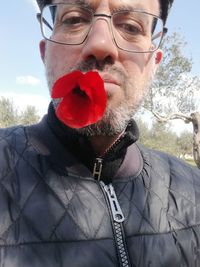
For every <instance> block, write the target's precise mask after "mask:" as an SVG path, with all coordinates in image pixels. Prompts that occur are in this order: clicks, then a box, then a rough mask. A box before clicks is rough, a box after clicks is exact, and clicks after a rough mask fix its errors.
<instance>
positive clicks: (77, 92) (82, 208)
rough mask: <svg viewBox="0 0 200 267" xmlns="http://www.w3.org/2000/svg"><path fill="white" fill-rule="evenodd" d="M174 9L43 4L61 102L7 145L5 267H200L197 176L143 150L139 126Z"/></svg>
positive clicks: (47, 48)
mask: <svg viewBox="0 0 200 267" xmlns="http://www.w3.org/2000/svg"><path fill="white" fill-rule="evenodd" d="M172 2H173V1H172V0H171V1H170V0H168V1H167V0H160V1H158V0H124V1H121V0H101V1H100V0H83V1H73V0H71V1H67V0H63V1H62V2H59V1H58V0H55V1H53V2H51V1H49V2H48V1H43V0H38V4H39V7H40V9H41V14H39V15H38V18H39V21H40V24H41V28H42V33H43V37H44V40H42V41H41V43H40V51H41V57H42V60H43V62H44V65H45V68H46V74H47V81H48V86H49V90H50V93H51V95H52V98H53V100H52V103H51V104H50V106H49V110H48V114H47V116H45V117H44V118H43V120H42V121H41V122H40V123H39V124H37V125H32V126H29V127H22V126H18V127H12V128H9V129H2V130H1V133H0V153H1V155H0V158H1V163H0V175H1V177H0V179H1V180H0V181H1V183H0V190H1V193H0V235H1V239H0V240H1V241H0V242H1V253H0V263H1V264H0V265H1V266H2V267H23V266H26V267H29V266H33V267H44V266H45V267H60V266H65V267H66V266H69V267H114V266H123V267H125V266H126V267H128V266H137V267H147V266H152V267H168V266H173V267H180V266H190V267H192V266H200V248H199V242H200V238H199V236H200V227H199V224H200V209H199V204H200V172H199V170H198V169H196V168H192V167H190V166H188V165H187V164H186V163H184V162H182V161H179V160H178V159H176V158H174V157H171V156H169V155H166V154H164V153H161V152H156V151H152V150H149V149H147V148H144V147H142V146H141V145H139V144H137V143H136V141H137V139H138V130H137V126H136V124H135V122H134V120H132V117H133V115H134V114H135V112H136V111H137V109H138V107H139V106H140V104H141V101H142V100H143V98H144V96H145V94H146V92H147V90H148V86H149V84H150V82H151V80H152V78H153V75H154V73H155V71H156V69H157V67H158V65H159V63H160V61H161V59H162V51H161V50H160V49H159V44H160V42H161V40H162V37H163V35H164V32H165V31H166V30H165V29H164V24H165V22H166V19H167V15H168V10H169V8H170V6H171V4H172ZM90 75H92V76H90ZM73 77H78V78H77V80H76V79H75V78H73ZM86 77H93V78H90V84H92V85H94V84H95V86H96V85H97V86H96V90H97V91H95V90H91V91H90V90H89V89H90V88H89V89H88V87H89V86H88V80H87V79H86ZM99 77H100V78H99ZM96 79H97V80H98V83H96ZM66 80H67V81H68V82H66ZM77 81H79V82H77ZM73 84H75V85H76V86H72V85H73ZM80 84H81V85H80ZM82 84H84V86H83V85H82ZM102 84H103V86H104V88H102V89H101V90H102V91H101V94H99V95H98V97H96V96H95V97H94V99H93V98H92V97H91V94H98V92H99V91H98V90H100V89H99V88H101V85H102ZM83 87H84V90H85V91H84V90H83ZM66 91H67V92H68V93H67V95H66V96H65V94H66ZM61 92H62V94H63V96H62V94H61ZM87 94H88V95H87ZM104 94H105V96H106V99H103V97H102V95H104ZM77 99H78V100H77ZM99 100H100V103H101V104H100V107H103V108H104V107H105V109H102V110H104V111H103V114H102V115H101V116H100V118H99V117H98V119H96V117H95V116H94V118H95V120H94V122H93V123H88V117H87V116H86V117H87V118H85V112H86V111H87V112H88V116H90V115H91V113H92V112H93V111H92V110H90V109H87V107H88V105H89V106H91V107H94V110H96V108H97V107H96V102H98V101H99ZM104 100H105V101H104ZM74 101H79V102H78V103H82V104H80V106H78V108H77V105H75V104H76V103H77V102H74ZM85 101H88V102H87V103H88V105H85ZM66 103H68V104H66ZM69 106H70V108H69ZM73 109H75V112H74V110H73ZM83 110H84V112H83ZM98 110H99V109H98ZM65 113H66V114H67V115H66V114H65ZM77 113H78V114H77ZM74 118H76V119H74ZM82 119H83V120H82ZM83 121H84V123H83ZM85 121H87V123H85ZM75 125H76V126H75ZM73 126H74V127H73Z"/></svg>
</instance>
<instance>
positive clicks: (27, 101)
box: [0, 93, 50, 117]
mask: <svg viewBox="0 0 200 267" xmlns="http://www.w3.org/2000/svg"><path fill="white" fill-rule="evenodd" d="M1 96H3V97H6V98H9V99H10V100H12V101H13V104H14V106H15V107H16V108H18V109H19V110H20V111H22V110H24V109H25V108H26V107H27V105H31V106H35V107H36V110H37V111H38V115H39V116H40V117H42V116H43V115H44V114H46V113H47V109H48V105H49V102H50V98H48V97H45V96H40V95H36V94H20V93H0V97H1Z"/></svg>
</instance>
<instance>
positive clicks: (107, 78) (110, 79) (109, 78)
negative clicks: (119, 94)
mask: <svg viewBox="0 0 200 267" xmlns="http://www.w3.org/2000/svg"><path fill="white" fill-rule="evenodd" d="M101 78H102V80H103V81H104V83H107V84H108V83H109V84H114V85H118V86H120V84H121V83H120V82H119V80H118V79H116V78H115V77H113V76H111V75H109V74H102V75H101Z"/></svg>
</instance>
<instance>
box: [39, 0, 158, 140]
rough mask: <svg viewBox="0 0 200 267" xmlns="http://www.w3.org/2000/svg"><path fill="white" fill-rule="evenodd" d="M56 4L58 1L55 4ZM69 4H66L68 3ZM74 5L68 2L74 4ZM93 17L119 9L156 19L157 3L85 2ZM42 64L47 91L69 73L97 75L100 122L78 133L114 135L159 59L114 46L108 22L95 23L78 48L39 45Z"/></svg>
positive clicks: (133, 107)
mask: <svg viewBox="0 0 200 267" xmlns="http://www.w3.org/2000/svg"><path fill="white" fill-rule="evenodd" d="M54 2H55V3H58V2H59V0H55V1H54ZM68 2H69V1H66V3H68ZM74 2H75V1H73V0H72V1H70V3H74ZM85 2H86V3H87V4H90V5H91V7H92V8H93V9H95V12H96V13H97V14H107V15H110V14H111V13H112V11H113V10H118V9H120V8H122V7H123V8H124V6H125V7H127V8H135V9H142V10H144V11H146V12H149V13H152V14H155V15H159V2H158V0H90V1H89V0H85ZM40 48H41V56H42V58H43V60H44V64H45V68H46V73H47V81H48V85H49V89H50V91H51V90H52V86H53V84H54V82H55V81H56V80H57V79H58V78H60V77H61V76H63V75H65V74H67V73H69V72H71V71H73V70H81V71H82V72H87V71H89V70H93V71H98V72H99V74H100V75H101V77H102V79H103V80H104V85H105V90H106V92H107V96H108V101H107V109H106V112H105V115H104V117H103V118H102V120H101V121H99V122H98V123H96V124H95V125H91V126H89V127H86V128H84V129H81V130H80V131H82V132H83V133H85V134H87V135H114V134H118V133H120V132H121V131H123V130H124V128H125V127H126V125H127V123H128V121H129V120H130V119H131V117H132V116H133V115H134V114H135V112H136V111H137V109H138V107H139V106H140V104H141V102H142V100H143V98H144V96H145V94H146V91H147V88H148V86H149V84H150V81H151V79H152V76H153V73H154V72H155V68H156V65H158V63H159V62H160V59H161V57H162V53H161V51H159V50H158V51H156V52H155V53H153V54H152V53H144V54H140V53H131V52H126V51H123V50H120V49H119V48H117V46H116V45H115V43H114V41H113V39H112V34H111V31H110V27H109V19H108V21H107V20H105V19H98V20H96V22H95V23H94V25H93V27H92V29H91V31H90V32H89V35H88V37H87V39H86V40H85V42H84V43H83V44H81V45H61V44H56V43H52V42H49V41H47V42H44V41H42V42H41V44H40Z"/></svg>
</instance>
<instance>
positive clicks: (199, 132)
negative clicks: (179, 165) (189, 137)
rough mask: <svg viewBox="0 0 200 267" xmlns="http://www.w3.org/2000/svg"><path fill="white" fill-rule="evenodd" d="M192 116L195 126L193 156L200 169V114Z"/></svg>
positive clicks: (196, 113) (195, 113)
mask: <svg viewBox="0 0 200 267" xmlns="http://www.w3.org/2000/svg"><path fill="white" fill-rule="evenodd" d="M190 116H191V120H190V121H191V122H192V124H193V156H194V161H195V163H196V165H197V167H198V168H199V169H200V112H194V113H192V114H191V115H190Z"/></svg>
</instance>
